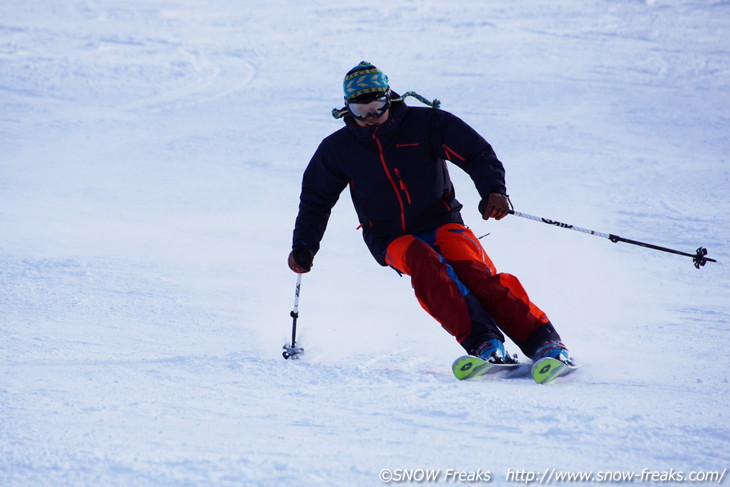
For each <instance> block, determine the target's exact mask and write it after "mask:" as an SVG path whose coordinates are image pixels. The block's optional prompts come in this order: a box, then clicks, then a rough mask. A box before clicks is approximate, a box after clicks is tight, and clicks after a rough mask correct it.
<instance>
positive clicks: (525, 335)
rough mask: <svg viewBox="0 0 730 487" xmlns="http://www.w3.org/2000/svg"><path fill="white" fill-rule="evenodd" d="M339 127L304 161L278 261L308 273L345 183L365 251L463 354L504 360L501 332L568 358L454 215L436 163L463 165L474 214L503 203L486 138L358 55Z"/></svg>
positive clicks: (444, 172) (529, 349)
mask: <svg viewBox="0 0 730 487" xmlns="http://www.w3.org/2000/svg"><path fill="white" fill-rule="evenodd" d="M343 88H344V93H345V106H344V108H342V109H340V110H337V109H335V110H333V115H334V116H335V118H344V122H345V126H344V127H342V128H340V129H339V130H337V131H336V132H334V133H333V134H331V135H330V136H328V137H326V138H325V139H324V140H323V141H322V142H321V144H320V145H319V147H318V149H317V151H316V152H315V154H314V156H313V157H312V159H311V161H310V162H309V165H308V166H307V168H306V170H305V171H304V175H303V179H302V191H301V196H300V204H299V214H298V215H297V218H296V223H295V228H294V234H293V245H292V251H291V253H290V254H289V258H288V264H289V267H290V268H291V269H292V270H293V271H294V272H297V273H305V272H309V271H310V269H311V268H312V263H313V260H314V256H315V254H316V253H317V251H318V250H319V245H320V241H321V239H322V237H323V235H324V232H325V228H326V226H327V221H328V219H329V216H330V212H331V209H332V207H333V206H334V205H335V203H336V202H337V200H338V198H339V196H340V193H341V192H342V191H343V190H344V189H345V188H346V187H348V186H349V188H350V193H351V196H352V201H353V204H354V206H355V210H356V212H357V215H358V218H359V220H360V228H362V232H363V238H364V240H365V243H366V244H367V246H368V248H369V249H370V252H371V253H372V254H373V257H375V260H376V261H378V263H380V265H382V266H390V267H392V268H393V269H395V270H396V271H397V272H398V273H399V274H401V275H402V274H406V275H408V276H410V277H411V282H412V285H413V289H414V291H415V295H416V298H417V299H418V301H419V302H420V304H421V305H422V306H423V308H424V309H425V310H426V311H427V312H428V313H429V314H430V315H431V316H433V317H434V318H435V319H436V321H438V322H439V323H440V324H441V326H442V327H443V328H444V329H446V330H447V331H448V332H449V333H451V334H452V335H453V336H454V337H455V338H456V340H457V341H458V342H459V344H461V345H462V346H463V347H464V349H465V350H466V351H467V353H468V354H470V355H474V356H477V357H480V358H482V359H484V360H487V361H489V362H492V363H513V362H515V357H513V356H511V355H509V354H508V353H507V352H506V351H505V348H504V340H505V337H504V335H503V333H504V334H506V335H507V336H509V338H510V339H511V340H512V341H513V342H514V343H515V344H516V345H517V346H518V347H519V348H520V349H521V350H522V352H523V353H524V354H525V355H526V356H527V357H529V358H531V359H533V360H537V359H539V358H542V357H553V358H557V359H559V360H561V361H563V362H565V363H568V364H573V359H572V358H571V356H570V355H569V353H568V350H567V349H566V347H565V346H564V345H563V343H562V341H561V339H560V336H559V335H558V332H557V331H556V330H555V328H554V327H553V325H552V323H551V322H550V321H549V319H548V317H547V316H546V315H545V313H544V312H543V311H542V310H540V308H538V307H537V306H536V305H535V304H533V303H532V302H531V301H530V299H529V297H528V295H527V293H526V292H525V289H524V288H523V287H522V284H521V283H520V281H519V280H518V279H517V278H516V277H515V276H513V275H511V274H506V273H498V272H497V271H496V269H495V266H494V264H493V263H492V261H491V260H490V258H489V257H488V256H487V253H486V252H485V251H484V249H483V248H482V246H481V244H480V242H479V240H478V239H477V238H476V237H475V236H474V234H473V233H472V231H471V230H470V229H469V228H468V227H466V226H465V225H464V221H463V220H462V217H461V211H460V210H461V208H462V205H461V204H460V203H459V202H458V201H457V200H456V198H455V194H454V187H453V185H452V183H451V180H450V178H449V173H448V169H447V167H446V162H445V161H447V160H448V161H450V162H451V163H453V164H455V165H456V166H458V167H460V168H461V169H463V170H464V171H466V172H467V173H468V174H469V176H471V178H472V180H473V181H474V183H475V185H476V189H477V190H478V192H479V194H480V196H481V198H482V201H481V202H480V204H479V210H480V213H481V214H482V217H483V218H484V219H485V220H488V219H489V218H494V219H496V220H500V219H502V218H504V217H505V216H506V215H507V214H508V211H509V209H510V201H509V199H508V196H507V192H506V187H505V177H504V176H505V173H504V168H503V166H502V163H501V162H500V161H499V159H497V156H496V155H495V153H494V151H493V150H492V147H491V146H490V145H489V143H487V141H486V140H484V139H483V138H482V137H481V136H480V135H479V134H478V133H477V132H475V131H474V129H472V128H471V127H470V126H469V125H467V124H466V123H465V122H463V121H462V120H460V119H459V118H457V117H456V116H454V115H452V114H451V113H448V112H446V111H443V110H440V109H438V108H437V107H438V105H439V103H438V101H437V100H434V102H433V103H430V102H428V101H427V100H425V99H424V98H422V97H420V96H419V95H417V94H415V93H412V92H409V93H407V94H406V95H411V96H414V97H416V98H418V99H419V100H421V101H423V102H424V103H426V104H429V105H431V106H432V108H425V107H409V106H406V104H405V103H404V101H403V98H404V97H401V96H399V95H398V94H397V93H395V92H394V91H392V90H391V88H390V85H389V83H388V77H387V76H386V75H385V74H384V73H383V72H382V71H381V70H379V69H378V68H376V67H375V66H373V65H372V64H370V63H367V62H365V61H363V62H361V63H360V64H358V65H357V66H355V67H354V68H352V69H351V70H350V71H348V73H347V74H346V76H345V79H344V82H343Z"/></svg>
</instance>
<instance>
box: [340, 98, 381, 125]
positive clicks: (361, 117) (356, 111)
mask: <svg viewBox="0 0 730 487" xmlns="http://www.w3.org/2000/svg"><path fill="white" fill-rule="evenodd" d="M364 98H365V99H360V100H357V99H356V100H352V101H350V102H348V104H347V107H348V109H349V110H350V114H351V115H352V116H353V118H354V119H355V121H356V122H357V124H358V125H360V126H361V127H372V126H376V125H380V124H382V123H383V122H385V121H386V120H388V113H389V112H390V99H389V95H388V93H381V94H377V93H376V94H375V96H374V97H372V96H369V97H368V96H366V97H364Z"/></svg>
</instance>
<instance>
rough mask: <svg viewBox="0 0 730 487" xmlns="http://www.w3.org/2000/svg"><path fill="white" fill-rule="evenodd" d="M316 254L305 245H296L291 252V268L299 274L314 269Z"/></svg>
mask: <svg viewBox="0 0 730 487" xmlns="http://www.w3.org/2000/svg"><path fill="white" fill-rule="evenodd" d="M313 261H314V254H313V253H312V252H311V251H310V250H309V249H305V248H304V247H295V248H293V249H292V251H291V252H290V253H289V269H291V270H293V271H294V272H296V273H297V274H304V273H305V272H309V271H310V270H311V269H312V262H313Z"/></svg>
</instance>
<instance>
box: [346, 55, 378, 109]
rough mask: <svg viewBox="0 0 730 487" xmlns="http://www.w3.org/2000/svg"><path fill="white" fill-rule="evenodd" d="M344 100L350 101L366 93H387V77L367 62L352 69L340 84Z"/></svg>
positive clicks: (362, 62)
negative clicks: (343, 92)
mask: <svg viewBox="0 0 730 487" xmlns="http://www.w3.org/2000/svg"><path fill="white" fill-rule="evenodd" d="M342 88H343V90H344V91H345V100H351V99H353V98H357V97H358V96H362V95H365V94H368V93H384V92H386V91H388V77H387V76H386V75H385V74H384V73H383V72H382V71H381V70H379V69H378V68H376V67H375V66H373V65H372V64H370V63H369V62H367V61H361V62H360V64H358V65H357V66H355V67H354V68H352V69H351V70H350V71H348V72H347V74H346V75H345V80H344V81H343V82H342Z"/></svg>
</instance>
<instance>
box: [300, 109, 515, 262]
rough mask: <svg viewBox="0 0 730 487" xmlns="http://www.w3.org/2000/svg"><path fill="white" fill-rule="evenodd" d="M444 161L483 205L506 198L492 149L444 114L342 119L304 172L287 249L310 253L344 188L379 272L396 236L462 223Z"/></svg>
mask: <svg viewBox="0 0 730 487" xmlns="http://www.w3.org/2000/svg"><path fill="white" fill-rule="evenodd" d="M446 160H448V161H450V162H452V163H454V164H455V165H457V166H459V167H460V168H461V169H463V170H464V171H466V172H467V173H468V174H469V176H471V178H472V180H473V181H474V184H475V185H476V188H477V190H478V191H479V195H480V196H481V197H482V200H483V201H485V200H486V199H487V197H488V195H489V194H490V193H500V194H506V188H505V181H504V167H503V166H502V163H501V162H500V161H499V159H497V156H496V155H495V153H494V150H492V147H491V146H490V145H489V143H487V141H486V140H484V139H483V138H482V137H481V136H480V135H479V134H478V133H477V132H476V131H474V129H472V128H471V127H470V126H469V125H467V124H466V123H465V122H463V121H462V120H460V119H459V118H457V117H456V116H454V115H452V114H451V113H449V112H446V111H443V110H439V109H434V108H425V107H408V106H406V104H405V103H403V102H402V101H401V102H395V103H393V105H392V106H391V107H390V116H389V118H388V120H387V121H386V122H385V123H383V124H382V125H380V126H377V127H360V126H359V125H357V124H356V123H355V120H354V119H353V118H352V117H350V116H348V117H345V127H343V128H341V129H340V130H338V131H336V132H334V133H333V134H332V135H330V136H328V137H327V138H325V139H324V140H323V141H322V143H321V144H320V145H319V147H318V148H317V151H316V152H315V154H314V156H313V157H312V160H311V161H310V162H309V165H308V166H307V169H306V170H305V172H304V176H303V179H302V192H301V196H300V204H299V214H298V216H297V219H296V224H295V227H294V236H293V247H294V248H297V247H304V248H306V249H309V250H310V251H311V252H312V254H316V253H317V251H318V250H319V244H320V241H321V240H322V236H323V235H324V232H325V229H326V227H327V221H328V220H329V216H330V212H331V209H332V207H333V206H334V205H335V203H336V202H337V200H338V199H339V196H340V193H342V191H343V190H344V189H345V188H346V187H347V186H348V185H349V187H350V194H351V196H352V202H353V204H354V206H355V211H356V212H357V216H358V218H359V220H360V225H361V226H362V231H363V238H364V240H365V243H366V244H367V246H368V248H369V249H370V252H371V253H372V254H373V257H375V260H377V261H378V262H379V263H380V264H381V265H383V266H385V265H387V264H386V263H385V250H386V249H387V247H388V244H389V243H390V242H392V241H393V240H395V239H396V238H398V237H399V236H401V235H405V234H417V233H420V232H425V231H427V230H431V229H433V228H436V227H438V226H440V225H443V224H446V223H463V220H462V218H461V214H460V210H461V208H462V205H461V204H460V203H459V202H458V201H457V200H456V198H455V196H454V187H453V184H452V183H451V179H450V178H449V173H448V169H447V167H446V162H445V161H446Z"/></svg>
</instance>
